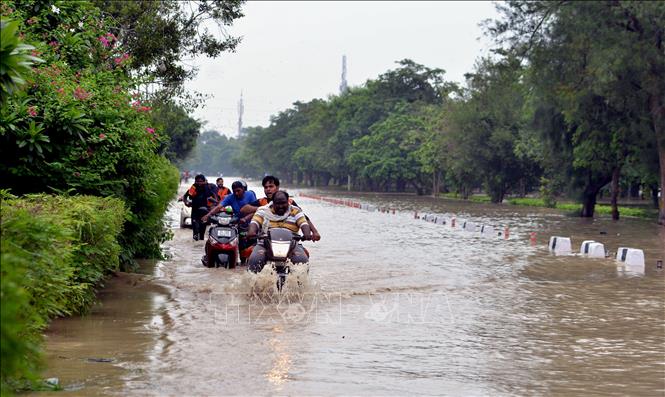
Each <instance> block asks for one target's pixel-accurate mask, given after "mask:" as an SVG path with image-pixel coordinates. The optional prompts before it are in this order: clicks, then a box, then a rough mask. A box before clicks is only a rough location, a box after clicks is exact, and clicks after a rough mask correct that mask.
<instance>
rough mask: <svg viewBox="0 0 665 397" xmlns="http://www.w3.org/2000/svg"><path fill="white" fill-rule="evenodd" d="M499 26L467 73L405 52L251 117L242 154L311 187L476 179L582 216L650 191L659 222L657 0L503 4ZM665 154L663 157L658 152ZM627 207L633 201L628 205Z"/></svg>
mask: <svg viewBox="0 0 665 397" xmlns="http://www.w3.org/2000/svg"><path fill="white" fill-rule="evenodd" d="M499 8H500V11H501V14H502V18H501V19H500V20H497V21H490V22H487V23H486V25H485V28H486V31H487V34H488V35H490V36H491V37H493V38H495V39H496V45H495V48H494V50H493V54H492V55H491V56H488V57H485V58H481V59H479V60H478V61H477V62H476V65H475V67H474V69H473V70H471V71H469V73H468V74H467V76H466V77H467V79H466V84H465V85H463V86H460V85H458V84H455V83H453V82H450V81H446V80H445V74H444V71H443V70H440V69H433V68H429V67H427V66H424V65H420V64H417V63H416V62H414V61H412V60H408V59H405V60H401V61H399V62H398V64H397V67H396V68H395V69H392V70H389V71H387V72H385V73H383V74H381V75H379V76H378V77H377V78H375V79H370V80H368V81H366V82H365V83H364V84H363V85H361V86H358V87H352V88H350V89H349V90H347V91H345V92H342V93H340V94H339V95H333V96H330V97H328V98H326V99H314V100H311V101H309V102H296V103H294V104H293V107H291V108H289V109H285V110H284V111H282V112H280V113H278V114H276V115H274V116H273V117H272V119H271V123H270V125H269V126H268V127H253V128H246V129H245V131H244V134H243V135H242V136H241V137H240V141H239V142H238V143H236V142H234V144H239V146H240V148H239V149H238V150H236V151H235V152H236V154H235V161H234V164H235V166H236V168H237V169H238V170H240V171H241V172H243V173H245V174H246V175H251V176H261V175H263V173H264V172H269V173H274V174H277V175H280V177H282V178H283V179H284V180H285V181H286V182H289V183H301V184H303V183H304V184H308V185H311V186H326V185H340V186H345V185H347V184H348V185H350V187H351V188H353V189H358V190H372V191H398V192H399V191H413V192H416V193H417V194H434V195H438V194H440V193H447V192H455V193H457V194H458V195H460V196H461V197H463V198H468V197H470V195H471V194H472V193H474V192H479V191H482V192H484V193H485V194H487V195H488V196H489V198H490V201H492V202H494V203H501V202H503V201H504V199H505V198H507V197H508V196H510V197H525V196H526V195H527V194H529V193H533V192H539V193H540V197H541V198H542V199H543V200H545V201H546V206H550V207H555V206H557V200H561V199H562V198H570V199H572V200H574V201H576V202H578V203H580V204H581V205H579V206H578V208H577V210H578V211H579V214H580V215H581V216H584V217H591V216H593V215H594V213H595V212H596V211H597V206H596V202H597V198H598V196H599V194H600V193H601V191H603V190H604V191H605V193H606V194H607V195H608V196H610V198H611V204H610V205H611V208H612V209H611V214H612V216H613V217H614V218H615V219H618V218H619V207H618V200H619V198H620V197H622V196H623V197H631V198H636V197H644V198H645V199H646V200H649V201H651V202H653V206H654V208H659V207H660V215H659V219H660V222H661V223H664V222H665V205H664V202H665V197H663V196H665V195H661V197H660V198H659V197H658V192H659V189H662V188H663V185H664V184H665V173H664V172H665V170H664V168H665V120H664V118H665V107H664V103H663V97H664V93H665V87H664V85H665V57H663V34H664V33H663V29H662V26H663V13H664V10H665V4H664V3H662V2H612V1H594V2H530V1H512V2H508V3H503V4H501V5H500V6H499ZM659 164H660V165H659ZM624 213H627V211H626V212H624Z"/></svg>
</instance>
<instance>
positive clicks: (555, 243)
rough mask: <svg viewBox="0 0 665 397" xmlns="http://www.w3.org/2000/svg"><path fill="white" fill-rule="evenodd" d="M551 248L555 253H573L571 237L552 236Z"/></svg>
mask: <svg viewBox="0 0 665 397" xmlns="http://www.w3.org/2000/svg"><path fill="white" fill-rule="evenodd" d="M549 249H550V251H551V252H554V253H555V254H569V253H571V251H572V250H571V244H570V237H560V236H552V237H550V243H549Z"/></svg>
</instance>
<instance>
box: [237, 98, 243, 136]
mask: <svg viewBox="0 0 665 397" xmlns="http://www.w3.org/2000/svg"><path fill="white" fill-rule="evenodd" d="M243 113H245V105H244V104H243V101H242V91H240V100H239V101H238V136H242V115H243Z"/></svg>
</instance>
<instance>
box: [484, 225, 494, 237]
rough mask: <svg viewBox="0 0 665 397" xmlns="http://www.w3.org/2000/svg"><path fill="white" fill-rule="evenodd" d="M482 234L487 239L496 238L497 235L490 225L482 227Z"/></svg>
mask: <svg viewBox="0 0 665 397" xmlns="http://www.w3.org/2000/svg"><path fill="white" fill-rule="evenodd" d="M480 234H482V235H483V236H485V237H492V236H496V234H495V233H494V228H493V227H492V226H490V225H481V226H480Z"/></svg>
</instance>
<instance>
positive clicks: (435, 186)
mask: <svg viewBox="0 0 665 397" xmlns="http://www.w3.org/2000/svg"><path fill="white" fill-rule="evenodd" d="M438 195H439V173H438V172H436V171H434V172H432V197H437V196H438Z"/></svg>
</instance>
